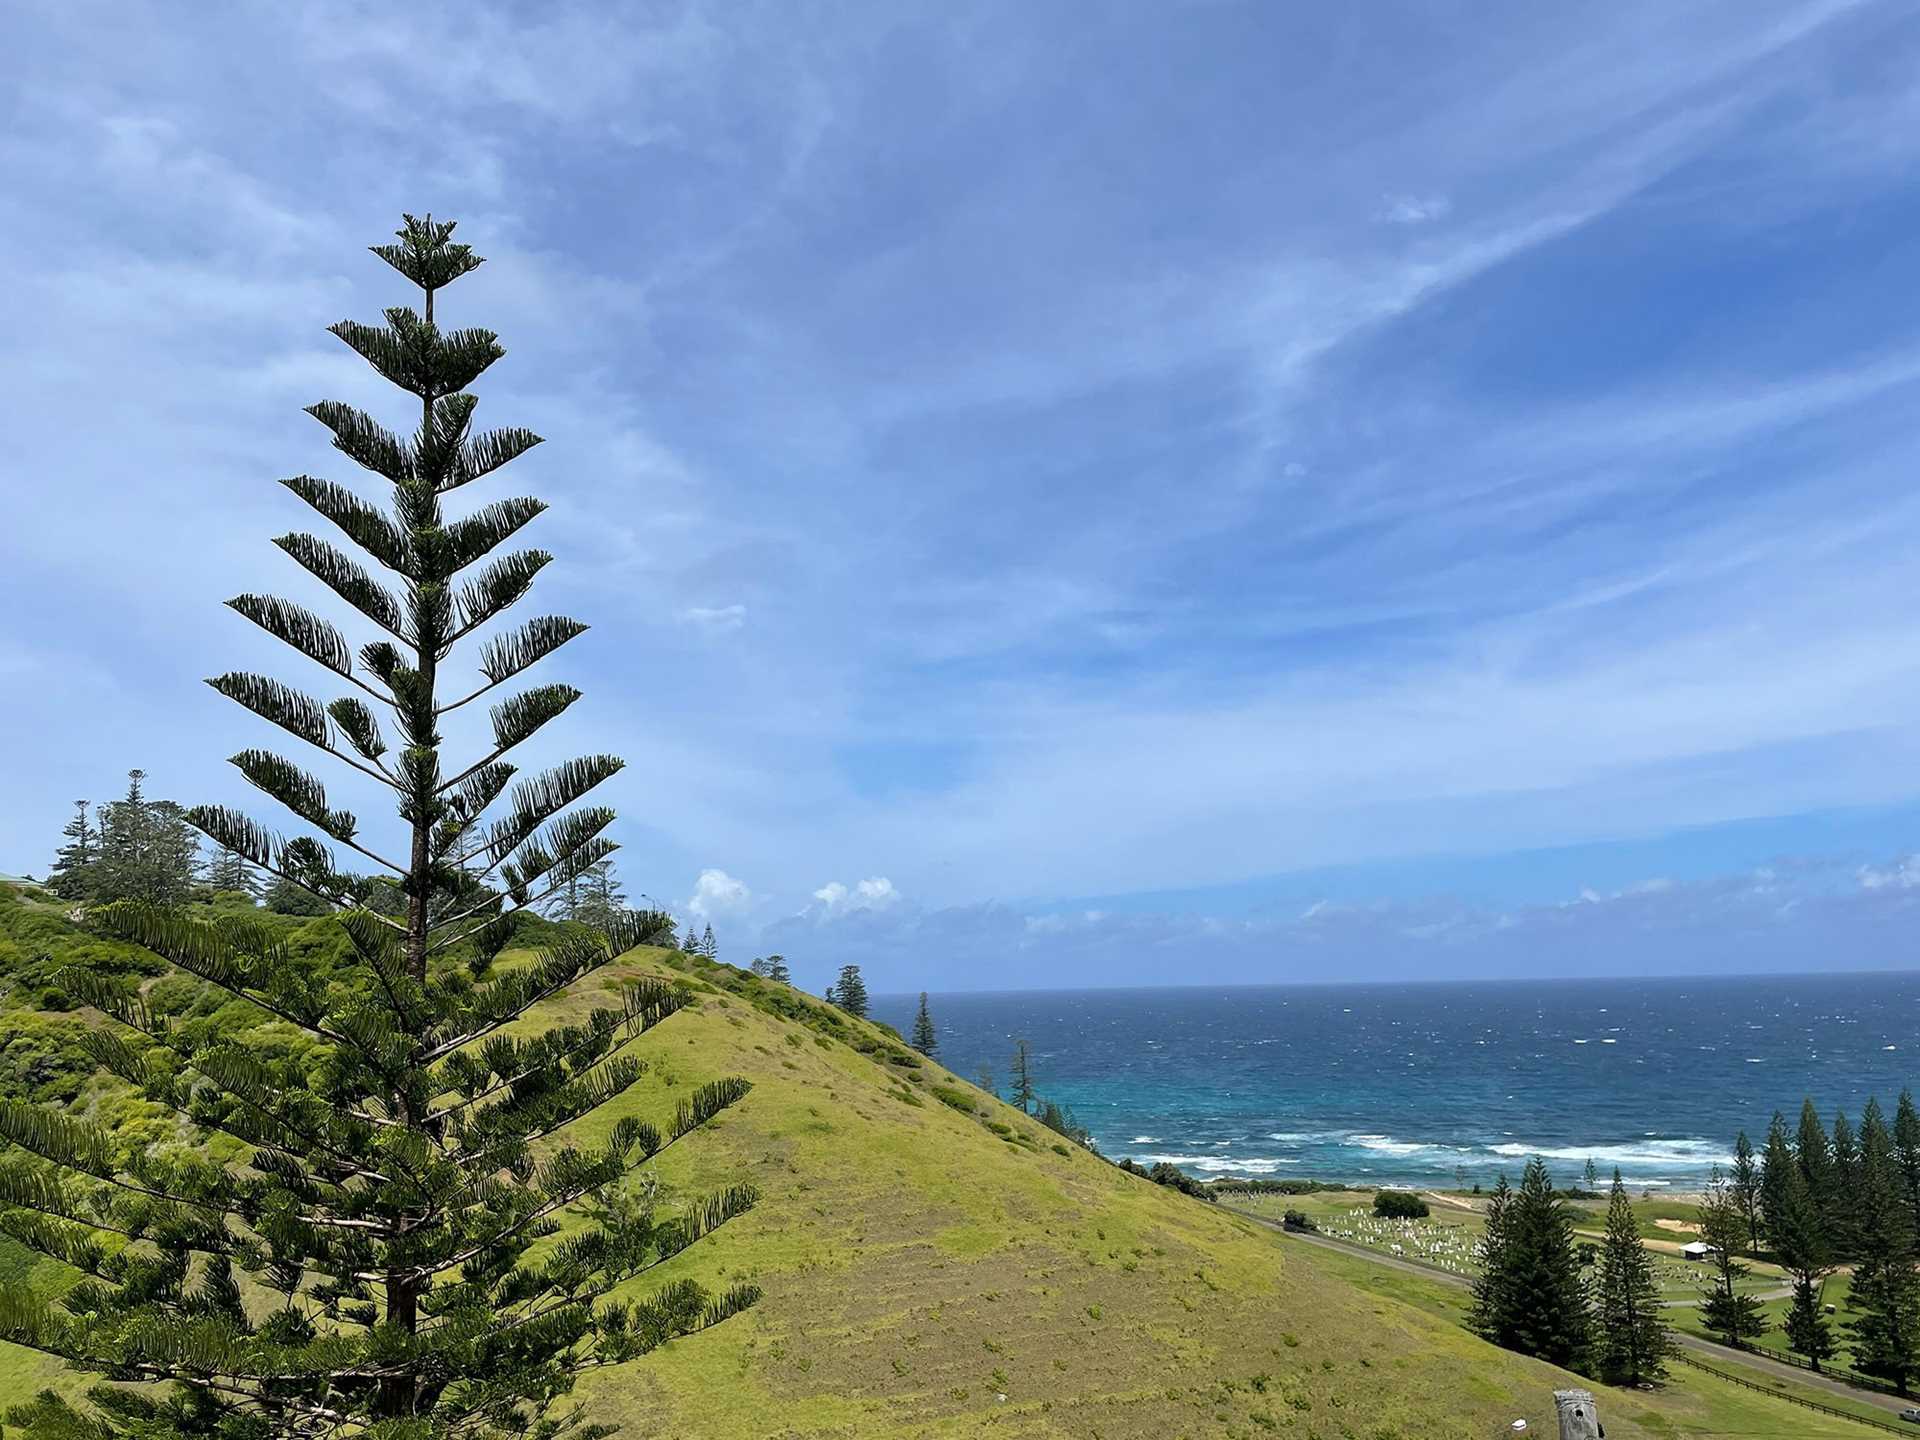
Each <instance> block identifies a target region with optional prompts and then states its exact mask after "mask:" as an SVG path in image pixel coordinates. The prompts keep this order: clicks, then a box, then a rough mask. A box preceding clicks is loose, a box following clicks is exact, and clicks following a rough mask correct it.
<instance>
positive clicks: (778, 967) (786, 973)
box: [767, 955, 793, 985]
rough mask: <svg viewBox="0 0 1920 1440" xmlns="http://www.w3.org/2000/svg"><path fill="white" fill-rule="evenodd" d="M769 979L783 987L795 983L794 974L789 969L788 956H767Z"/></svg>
mask: <svg viewBox="0 0 1920 1440" xmlns="http://www.w3.org/2000/svg"><path fill="white" fill-rule="evenodd" d="M767 979H769V980H777V981H778V982H779V983H780V984H782V985H791V984H792V983H793V972H792V971H790V970H789V969H787V957H786V956H784V955H769V956H767Z"/></svg>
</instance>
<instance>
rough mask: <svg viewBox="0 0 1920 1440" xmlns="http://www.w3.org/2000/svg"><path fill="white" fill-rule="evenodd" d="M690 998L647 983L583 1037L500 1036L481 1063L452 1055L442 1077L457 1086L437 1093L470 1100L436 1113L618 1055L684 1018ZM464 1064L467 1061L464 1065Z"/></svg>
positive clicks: (592, 1021)
mask: <svg viewBox="0 0 1920 1440" xmlns="http://www.w3.org/2000/svg"><path fill="white" fill-rule="evenodd" d="M690 998H691V997H690V996H689V994H688V993H687V992H686V991H685V990H684V989H681V988H679V987H676V986H671V985H668V984H666V983H664V982H662V981H659V980H642V981H638V982H636V983H634V984H632V985H630V986H628V987H627V988H626V990H625V991H623V992H622V994H621V1008H620V1009H619V1010H610V1009H602V1010H596V1011H594V1012H593V1013H592V1014H591V1015H589V1016H588V1017H587V1023H586V1024H585V1025H584V1026H582V1027H577V1030H578V1033H579V1037H580V1038H578V1039H575V1038H573V1034H572V1033H570V1031H571V1030H573V1029H574V1028H576V1027H569V1029H567V1030H549V1031H548V1032H547V1033H546V1034H544V1035H542V1036H540V1037H539V1039H538V1040H536V1041H531V1042H525V1043H523V1042H520V1041H515V1040H510V1039H505V1038H496V1039H495V1040H494V1041H492V1042H490V1043H489V1044H488V1045H486V1046H483V1047H482V1051H483V1054H482V1056H481V1057H480V1058H479V1059H473V1060H470V1059H468V1057H467V1055H466V1053H465V1052H461V1053H458V1054H454V1055H451V1056H449V1057H448V1058H447V1062H446V1066H445V1068H444V1069H443V1070H442V1072H441V1077H440V1078H441V1080H442V1082H443V1084H444V1083H445V1082H452V1083H451V1084H446V1085H445V1088H443V1089H441V1090H440V1091H439V1092H437V1093H439V1094H446V1093H448V1092H449V1090H454V1091H458V1092H460V1093H461V1094H462V1096H463V1097H464V1098H462V1099H461V1100H460V1101H458V1102H457V1103H455V1104H453V1105H448V1106H446V1107H444V1108H442V1109H440V1110H436V1111H435V1112H434V1115H435V1117H436V1118H439V1117H443V1116H444V1117H453V1116H457V1115H459V1114H460V1113H461V1112H463V1111H465V1110H468V1109H469V1108H471V1107H472V1106H474V1105H476V1104H478V1103H479V1102H480V1101H482V1100H485V1099H486V1098H487V1097H489V1096H490V1095H494V1094H497V1093H498V1092H500V1091H501V1090H504V1089H507V1088H508V1087H509V1086H513V1085H518V1084H519V1083H520V1082H521V1081H523V1080H527V1079H530V1078H532V1077H533V1076H534V1075H536V1074H538V1073H539V1072H540V1071H541V1069H542V1068H543V1067H550V1066H557V1067H566V1068H571V1067H572V1064H573V1062H574V1061H575V1060H576V1059H578V1058H580V1057H582V1056H589V1055H594V1054H596V1053H600V1052H604V1053H605V1054H606V1055H608V1056H611V1055H613V1054H616V1053H618V1052H619V1051H620V1050H621V1049H624V1048H625V1047H626V1046H628V1045H630V1044H632V1043H633V1042H634V1041H635V1040H638V1039H639V1038H640V1037H641V1036H642V1035H645V1034H646V1033H647V1032H648V1031H649V1030H651V1029H653V1027H654V1026H656V1025H658V1024H660V1023H661V1022H662V1021H664V1020H667V1019H669V1018H670V1017H672V1016H673V1015H676V1014H678V1013H679V1012H680V1011H681V1010H682V1009H684V1008H685V1007H686V1004H687V1002H688V1000H689V999H690ZM556 1042H557V1043H559V1044H560V1045H561V1046H562V1047H563V1048H560V1049H558V1050H555V1049H554V1048H553V1047H554V1044H555V1043H556ZM496 1047H498V1049H496ZM462 1061H465V1062H466V1063H464V1064H462V1063H461V1062H462ZM489 1074H491V1075H493V1076H495V1077H496V1078H495V1079H494V1080H493V1081H492V1082H491V1083H487V1082H486V1076H487V1075H489ZM475 1087H479V1088H475Z"/></svg>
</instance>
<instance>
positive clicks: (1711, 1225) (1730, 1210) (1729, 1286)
mask: <svg viewBox="0 0 1920 1440" xmlns="http://www.w3.org/2000/svg"><path fill="white" fill-rule="evenodd" d="M1700 1238H1701V1239H1702V1240H1704V1241H1705V1242H1706V1243H1707V1245H1708V1246H1710V1247H1711V1248H1710V1249H1709V1251H1708V1253H1707V1259H1708V1261H1709V1263H1711V1264H1712V1266H1713V1269H1714V1278H1713V1288H1712V1289H1711V1290H1709V1291H1708V1292H1707V1295H1706V1298H1705V1299H1703V1300H1702V1301H1701V1302H1700V1319H1701V1323H1703V1324H1704V1325H1705V1326H1706V1327H1707V1329H1709V1330H1711V1331H1713V1332H1714V1333H1715V1334H1717V1335H1719V1336H1720V1337H1721V1338H1722V1339H1724V1340H1725V1341H1726V1343H1727V1344H1729V1345H1734V1346H1738V1345H1742V1344H1745V1343H1746V1342H1747V1341H1749V1340H1752V1339H1754V1338H1755V1337H1757V1336H1759V1335H1760V1334H1762V1333H1764V1332H1765V1330H1766V1328H1767V1317H1766V1315H1765V1314H1764V1313H1763V1312H1762V1311H1761V1308H1760V1302H1759V1301H1758V1300H1756V1299H1754V1298H1753V1297H1752V1296H1751V1295H1747V1294H1744V1293H1742V1292H1741V1290H1740V1288H1739V1286H1740V1282H1741V1281H1743V1280H1745V1279H1746V1277H1747V1275H1748V1274H1749V1273H1750V1267H1748V1266H1746V1265H1743V1264H1741V1263H1740V1261H1738V1260H1737V1259H1735V1258H1734V1257H1735V1256H1736V1255H1738V1254H1739V1253H1740V1251H1741V1249H1742V1248H1743V1247H1744V1246H1745V1245H1746V1243H1747V1217H1746V1212H1745V1211H1744V1210H1743V1209H1742V1208H1741V1204H1740V1197H1739V1195H1738V1194H1737V1193H1736V1192H1735V1190H1734V1188H1733V1184H1732V1182H1731V1181H1730V1180H1728V1178H1727V1177H1726V1176H1725V1175H1723V1174H1722V1173H1721V1172H1720V1170H1719V1168H1718V1167H1717V1166H1716V1167H1715V1169H1714V1172H1713V1178H1712V1179H1711V1180H1710V1181H1708V1183H1707V1193H1706V1198H1705V1199H1704V1200H1702V1201H1701V1203H1700Z"/></svg>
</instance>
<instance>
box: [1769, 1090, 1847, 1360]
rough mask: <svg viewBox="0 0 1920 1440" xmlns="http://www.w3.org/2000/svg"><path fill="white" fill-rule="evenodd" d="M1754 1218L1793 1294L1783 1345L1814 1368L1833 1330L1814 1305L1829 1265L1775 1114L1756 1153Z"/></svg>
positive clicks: (1814, 1209) (1814, 1212)
mask: <svg viewBox="0 0 1920 1440" xmlns="http://www.w3.org/2000/svg"><path fill="white" fill-rule="evenodd" d="M1760 1218H1761V1227H1762V1234H1763V1235H1764V1236H1765V1238H1766V1242H1767V1246H1768V1248H1769V1249H1770V1250H1771V1251H1772V1252H1773V1258H1774V1262H1775V1263H1776V1264H1778V1265H1779V1266H1780V1267H1781V1268H1782V1269H1783V1270H1785V1271H1786V1272H1787V1273H1788V1275H1790V1276H1791V1277H1792V1278H1793V1298H1792V1301H1791V1303H1790V1305H1789V1306H1788V1309H1787V1317H1786V1320H1785V1322H1784V1325H1783V1328H1784V1330H1785V1331H1786V1336H1787V1345H1788V1346H1789V1348H1791V1349H1793V1350H1794V1351H1796V1352H1798V1353H1799V1354H1801V1355H1803V1356H1805V1357H1806V1359H1807V1363H1808V1364H1809V1365H1811V1366H1812V1367H1813V1368H1814V1369H1815V1370H1818V1369H1819V1368H1820V1366H1821V1364H1822V1363H1823V1362H1825V1361H1826V1360H1828V1359H1829V1358H1831V1357H1832V1355H1833V1352H1834V1344H1833V1328H1832V1326H1830V1325H1829V1324H1828V1323H1827V1318H1826V1314H1825V1312H1824V1310H1823V1309H1822V1307H1821V1303H1820V1291H1821V1284H1822V1282H1823V1281H1824V1280H1825V1278H1826V1274H1827V1272H1828V1270H1829V1269H1831V1268H1832V1267H1831V1262H1830V1260H1829V1258H1828V1251H1827V1239H1826V1233H1825V1230H1824V1227H1823V1225H1822V1222H1821V1217H1820V1210H1819V1207H1818V1206H1816V1205H1815V1204H1814V1202H1813V1196H1812V1195H1811V1194H1809V1193H1808V1191H1807V1181H1806V1177H1805V1176H1804V1175H1803V1174H1801V1172H1800V1167H1799V1165H1798V1163H1797V1162H1796V1161H1795V1160H1794V1157H1793V1151H1792V1149H1791V1147H1790V1146H1789V1144H1788V1141H1787V1122H1786V1119H1785V1117H1784V1116H1781V1115H1778V1114H1776V1115H1775V1116H1774V1117H1773V1124H1772V1125H1771V1126H1770V1127H1769V1128H1768V1130H1767V1148H1766V1149H1765V1150H1764V1151H1763V1152H1762V1153H1761V1159H1760Z"/></svg>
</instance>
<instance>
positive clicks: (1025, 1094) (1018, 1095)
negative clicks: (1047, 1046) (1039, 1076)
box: [1007, 1040, 1039, 1114]
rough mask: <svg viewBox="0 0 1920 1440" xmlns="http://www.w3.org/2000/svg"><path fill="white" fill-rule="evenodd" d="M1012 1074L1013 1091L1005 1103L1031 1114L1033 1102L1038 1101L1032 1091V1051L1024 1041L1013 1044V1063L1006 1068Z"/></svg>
mask: <svg viewBox="0 0 1920 1440" xmlns="http://www.w3.org/2000/svg"><path fill="white" fill-rule="evenodd" d="M1008 1068H1009V1069H1010V1070H1011V1071H1012V1074H1013V1080H1012V1085H1013V1090H1012V1092H1011V1093H1010V1094H1008V1096H1007V1103H1008V1104H1009V1105H1013V1106H1016V1107H1017V1108H1019V1109H1021V1110H1024V1111H1026V1112H1027V1113H1028V1114H1031V1113H1033V1107H1034V1104H1035V1102H1036V1101H1037V1100H1038V1099H1039V1097H1038V1096H1037V1095H1035V1094H1034V1090H1033V1051H1032V1050H1031V1049H1030V1048H1029V1047H1028V1045H1027V1042H1026V1041H1025V1040H1016V1041H1014V1042H1013V1063H1012V1064H1011V1066H1009V1067H1008Z"/></svg>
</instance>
